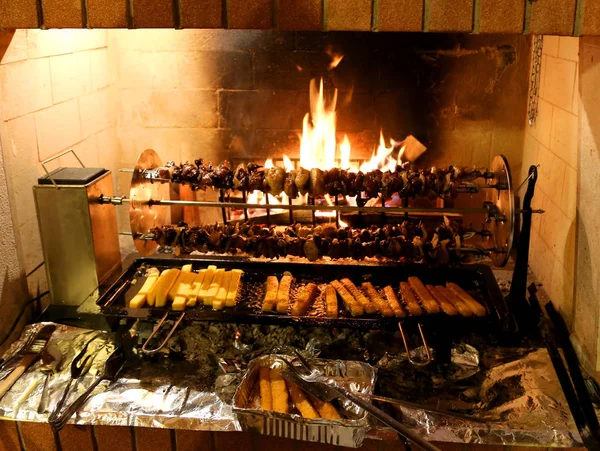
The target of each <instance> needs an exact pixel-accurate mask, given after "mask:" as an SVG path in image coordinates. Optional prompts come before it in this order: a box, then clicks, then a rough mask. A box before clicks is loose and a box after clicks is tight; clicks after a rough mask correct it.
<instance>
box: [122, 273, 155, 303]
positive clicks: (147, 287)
mask: <svg viewBox="0 0 600 451" xmlns="http://www.w3.org/2000/svg"><path fill="white" fill-rule="evenodd" d="M159 275H160V273H158V270H156V272H153V273H151V274H149V275H147V277H146V280H145V281H144V285H142V288H140V291H138V292H137V294H136V295H135V296H134V297H133V299H132V300H131V301H129V307H130V308H141V307H143V306H144V304H145V303H146V300H147V299H148V294H149V293H150V292H151V291H152V290H153V288H154V285H156V281H157V280H158V276H159Z"/></svg>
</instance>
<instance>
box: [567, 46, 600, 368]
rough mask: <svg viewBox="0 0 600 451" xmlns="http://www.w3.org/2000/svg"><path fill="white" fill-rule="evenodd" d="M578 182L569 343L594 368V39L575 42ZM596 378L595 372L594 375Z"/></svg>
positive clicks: (598, 105) (599, 58) (598, 227)
mask: <svg viewBox="0 0 600 451" xmlns="http://www.w3.org/2000/svg"><path fill="white" fill-rule="evenodd" d="M579 50H580V64H581V67H580V71H579V79H580V86H579V89H580V93H581V101H580V106H579V157H578V165H579V168H580V170H579V182H578V198H577V229H576V230H577V247H576V249H575V260H576V269H575V289H576V290H575V308H574V313H573V316H574V318H573V341H574V343H575V345H576V348H577V349H578V350H579V355H580V357H581V359H582V361H583V363H584V364H585V367H586V368H587V369H589V370H591V371H592V372H594V371H596V372H597V371H599V370H600V358H599V353H600V346H599V343H600V341H599V340H600V331H599V324H600V323H599V315H600V304H599V302H598V300H599V299H600V273H599V268H600V260H599V258H598V256H599V255H600V240H599V239H598V238H599V237H600V196H598V174H600V39H598V38H581V39H580V47H579ZM596 375H597V373H596Z"/></svg>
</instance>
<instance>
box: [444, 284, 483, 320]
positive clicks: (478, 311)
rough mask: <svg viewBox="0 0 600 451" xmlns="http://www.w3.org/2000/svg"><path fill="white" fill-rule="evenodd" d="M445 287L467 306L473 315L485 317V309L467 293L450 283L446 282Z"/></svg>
mask: <svg viewBox="0 0 600 451" xmlns="http://www.w3.org/2000/svg"><path fill="white" fill-rule="evenodd" d="M446 286H447V287H448V288H450V289H451V290H452V291H453V292H454V293H455V294H456V295H457V296H458V297H459V298H460V299H461V300H462V301H463V302H464V303H465V304H467V305H468V306H469V308H470V309H471V311H472V312H473V313H474V314H475V315H477V316H485V313H486V311H485V307H484V306H483V305H481V304H480V303H479V302H477V301H476V300H475V299H473V298H472V297H471V295H470V294H469V293H467V292H466V291H465V290H463V289H462V288H461V287H459V286H458V285H456V284H455V283H452V282H448V283H447V284H446Z"/></svg>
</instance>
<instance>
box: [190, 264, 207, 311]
mask: <svg viewBox="0 0 600 451" xmlns="http://www.w3.org/2000/svg"><path fill="white" fill-rule="evenodd" d="M205 275H206V269H201V270H200V271H198V274H196V275H195V276H194V281H193V282H192V286H191V287H190V292H189V294H188V300H187V306H188V307H195V306H196V302H197V301H198V293H199V292H200V288H201V287H202V282H203V281H204V276H205Z"/></svg>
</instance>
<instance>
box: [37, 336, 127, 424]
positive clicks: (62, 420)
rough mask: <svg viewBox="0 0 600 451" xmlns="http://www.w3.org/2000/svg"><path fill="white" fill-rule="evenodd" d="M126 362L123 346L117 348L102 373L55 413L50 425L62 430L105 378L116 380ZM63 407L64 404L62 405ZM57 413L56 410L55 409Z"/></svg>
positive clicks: (109, 357) (107, 360)
mask: <svg viewBox="0 0 600 451" xmlns="http://www.w3.org/2000/svg"><path fill="white" fill-rule="evenodd" d="M124 363H125V355H124V354H123V350H122V349H121V348H118V347H117V348H116V349H115V350H114V351H113V352H112V353H111V354H110V355H109V356H108V358H107V359H106V362H105V363H104V369H103V370H102V373H100V374H99V375H98V376H97V377H96V379H95V380H94V382H92V384H91V385H90V386H89V387H88V388H87V389H86V391H85V392H83V393H82V394H81V395H80V396H79V397H78V398H77V399H76V400H75V401H73V403H72V404H71V405H70V406H69V407H67V408H66V409H65V410H64V411H62V412H61V413H60V414H59V415H55V416H54V417H53V418H52V419H49V420H48V421H49V423H50V426H52V428H53V429H54V430H56V431H60V430H61V429H62V428H63V427H65V425H66V424H67V422H68V421H69V419H70V418H71V417H72V416H73V414H74V413H75V412H77V411H78V410H79V408H80V407H81V406H82V405H83V404H84V403H85V402H86V401H87V399H88V398H89V396H90V395H91V394H92V392H93V391H94V390H95V389H96V387H97V386H98V385H99V384H100V382H102V381H103V380H110V381H112V380H114V379H115V378H116V377H117V374H118V373H119V371H121V368H123V364H124ZM61 407H62V406H61ZM55 413H56V411H55Z"/></svg>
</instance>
